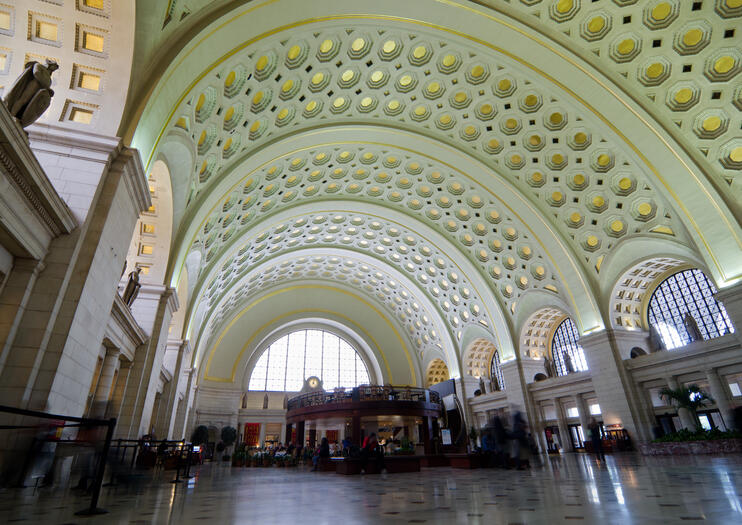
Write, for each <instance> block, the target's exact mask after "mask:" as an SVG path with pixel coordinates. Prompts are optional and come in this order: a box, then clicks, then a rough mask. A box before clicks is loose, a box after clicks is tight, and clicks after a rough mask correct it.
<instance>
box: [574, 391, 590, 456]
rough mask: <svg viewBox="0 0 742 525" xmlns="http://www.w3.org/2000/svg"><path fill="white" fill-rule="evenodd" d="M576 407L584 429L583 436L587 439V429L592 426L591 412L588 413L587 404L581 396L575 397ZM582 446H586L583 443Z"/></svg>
mask: <svg viewBox="0 0 742 525" xmlns="http://www.w3.org/2000/svg"><path fill="white" fill-rule="evenodd" d="M573 399H574V402H575V405H577V413H578V414H579V416H580V426H581V427H582V436H583V437H584V438H585V439H587V427H588V425H589V424H590V412H589V411H588V406H587V403H585V399H584V398H583V397H582V396H581V395H579V394H578V395H576V396H573ZM582 446H583V447H584V446H585V442H584V441H583V443H582Z"/></svg>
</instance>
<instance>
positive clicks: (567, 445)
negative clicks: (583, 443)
mask: <svg viewBox="0 0 742 525" xmlns="http://www.w3.org/2000/svg"><path fill="white" fill-rule="evenodd" d="M554 411H555V412H556V417H557V425H558V426H559V441H561V445H562V450H564V452H574V450H575V449H574V447H573V446H572V436H570V434H569V427H568V426H567V420H566V418H565V417H564V407H562V403H561V402H560V401H559V398H557V397H555V398H554Z"/></svg>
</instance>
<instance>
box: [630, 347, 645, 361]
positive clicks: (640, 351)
mask: <svg viewBox="0 0 742 525" xmlns="http://www.w3.org/2000/svg"><path fill="white" fill-rule="evenodd" d="M643 355H647V352H645V351H644V349H643V348H640V347H638V346H635V347H634V348H632V349H631V353H630V354H629V357H631V359H636V358H637V357H641V356H643Z"/></svg>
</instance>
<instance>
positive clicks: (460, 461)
mask: <svg viewBox="0 0 742 525" xmlns="http://www.w3.org/2000/svg"><path fill="white" fill-rule="evenodd" d="M445 457H446V459H448V463H449V465H451V467H453V468H464V469H473V468H482V467H483V465H482V456H480V455H478V454H445Z"/></svg>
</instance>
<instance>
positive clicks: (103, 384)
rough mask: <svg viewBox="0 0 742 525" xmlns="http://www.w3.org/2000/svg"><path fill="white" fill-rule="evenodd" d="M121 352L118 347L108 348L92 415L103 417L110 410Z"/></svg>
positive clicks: (96, 389)
mask: <svg viewBox="0 0 742 525" xmlns="http://www.w3.org/2000/svg"><path fill="white" fill-rule="evenodd" d="M120 355H121V354H120V352H119V351H118V350H117V349H116V348H108V349H106V355H105V357H104V358H103V366H102V367H101V370H100V379H98V385H97V386H96V388H95V394H94V395H93V407H92V410H91V411H90V417H94V418H102V417H103V416H104V415H105V414H106V411H107V410H108V403H109V401H110V400H111V398H112V396H113V388H114V382H115V380H116V377H117V374H118V370H119V364H120V363H121V361H120V360H119V356H120Z"/></svg>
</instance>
